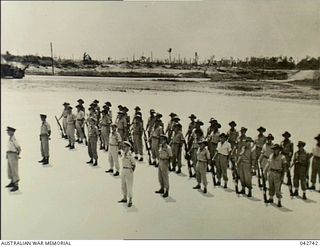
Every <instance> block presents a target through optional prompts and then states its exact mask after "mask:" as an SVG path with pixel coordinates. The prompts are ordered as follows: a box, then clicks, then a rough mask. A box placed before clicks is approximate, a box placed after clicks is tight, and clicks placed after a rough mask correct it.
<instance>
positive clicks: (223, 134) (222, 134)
mask: <svg viewBox="0 0 320 247" xmlns="http://www.w3.org/2000/svg"><path fill="white" fill-rule="evenodd" d="M219 137H225V138H227V137H228V135H226V134H225V133H221V134H220V135H219Z"/></svg>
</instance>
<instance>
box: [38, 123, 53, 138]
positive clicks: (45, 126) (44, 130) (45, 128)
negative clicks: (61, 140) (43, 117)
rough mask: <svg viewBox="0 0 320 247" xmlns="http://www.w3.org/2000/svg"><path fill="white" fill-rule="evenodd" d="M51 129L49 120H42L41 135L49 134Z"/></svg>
mask: <svg viewBox="0 0 320 247" xmlns="http://www.w3.org/2000/svg"><path fill="white" fill-rule="evenodd" d="M49 131H51V128H50V124H48V123H47V122H42V124H41V127H40V135H49Z"/></svg>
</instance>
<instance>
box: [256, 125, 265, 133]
mask: <svg viewBox="0 0 320 247" xmlns="http://www.w3.org/2000/svg"><path fill="white" fill-rule="evenodd" d="M257 131H259V132H260V131H262V132H266V128H264V127H262V126H260V127H259V128H258V129H257Z"/></svg>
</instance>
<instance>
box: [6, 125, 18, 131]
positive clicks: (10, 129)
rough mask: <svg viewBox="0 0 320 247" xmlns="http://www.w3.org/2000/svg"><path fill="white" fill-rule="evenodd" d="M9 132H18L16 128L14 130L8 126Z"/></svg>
mask: <svg viewBox="0 0 320 247" xmlns="http://www.w3.org/2000/svg"><path fill="white" fill-rule="evenodd" d="M7 131H12V132H15V131H16V129H15V128H12V127H10V126H8V127H7Z"/></svg>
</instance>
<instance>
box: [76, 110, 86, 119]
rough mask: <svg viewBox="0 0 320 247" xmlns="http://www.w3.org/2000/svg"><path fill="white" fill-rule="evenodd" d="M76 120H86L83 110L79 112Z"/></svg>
mask: <svg viewBox="0 0 320 247" xmlns="http://www.w3.org/2000/svg"><path fill="white" fill-rule="evenodd" d="M76 119H77V120H78V121H82V120H84V112H83V111H82V110H80V111H78V112H77V117H76Z"/></svg>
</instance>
